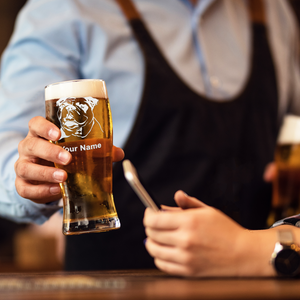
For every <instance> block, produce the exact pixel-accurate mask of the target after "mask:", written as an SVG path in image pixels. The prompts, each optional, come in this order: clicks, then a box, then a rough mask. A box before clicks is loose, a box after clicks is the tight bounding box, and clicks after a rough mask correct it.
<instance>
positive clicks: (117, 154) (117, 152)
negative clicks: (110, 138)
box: [112, 146, 125, 162]
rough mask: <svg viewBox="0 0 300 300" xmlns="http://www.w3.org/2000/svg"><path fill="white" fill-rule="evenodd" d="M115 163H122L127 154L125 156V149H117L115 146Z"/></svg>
mask: <svg viewBox="0 0 300 300" xmlns="http://www.w3.org/2000/svg"><path fill="white" fill-rule="evenodd" d="M112 154H113V161H114V162H115V161H120V160H122V159H123V158H124V156H125V154H124V151H123V149H121V148H119V147H116V146H113V152H112Z"/></svg>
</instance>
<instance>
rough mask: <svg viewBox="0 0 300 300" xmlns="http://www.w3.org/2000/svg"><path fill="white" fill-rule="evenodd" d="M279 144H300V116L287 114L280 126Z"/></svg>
mask: <svg viewBox="0 0 300 300" xmlns="http://www.w3.org/2000/svg"><path fill="white" fill-rule="evenodd" d="M277 143H278V144H298V143H300V117H299V116H294V115H286V116H285V117H284V120H283V124H282V126H281V128H280V132H279V136H278V140H277Z"/></svg>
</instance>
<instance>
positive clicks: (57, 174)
mask: <svg viewBox="0 0 300 300" xmlns="http://www.w3.org/2000/svg"><path fill="white" fill-rule="evenodd" d="M64 175H65V174H64V172H63V171H60V170H59V171H55V172H54V173H53V178H54V179H55V180H57V181H58V182H62V181H63V178H64Z"/></svg>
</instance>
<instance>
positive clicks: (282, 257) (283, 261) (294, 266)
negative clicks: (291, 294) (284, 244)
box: [274, 249, 300, 275]
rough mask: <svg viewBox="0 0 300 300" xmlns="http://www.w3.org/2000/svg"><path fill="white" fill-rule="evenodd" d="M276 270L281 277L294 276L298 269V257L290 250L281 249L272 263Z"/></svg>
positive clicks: (299, 264) (299, 258)
mask: <svg viewBox="0 0 300 300" xmlns="http://www.w3.org/2000/svg"><path fill="white" fill-rule="evenodd" d="M274 265H275V268H276V270H277V271H278V272H279V273H280V274H282V275H294V274H295V273H296V272H297V270H298V269H299V267H300V255H299V254H298V253H297V252H296V251H294V250H292V249H282V250H281V251H280V252H278V253H277V256H276V258H275V261H274Z"/></svg>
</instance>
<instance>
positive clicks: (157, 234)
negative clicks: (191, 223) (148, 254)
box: [145, 227, 180, 246]
mask: <svg viewBox="0 0 300 300" xmlns="http://www.w3.org/2000/svg"><path fill="white" fill-rule="evenodd" d="M145 232H146V235H147V237H148V238H150V239H152V240H153V241H155V242H156V243H159V244H161V245H165V246H177V245H178V243H179V241H180V237H178V231H176V230H156V229H152V228H150V227H146V229H145Z"/></svg>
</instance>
